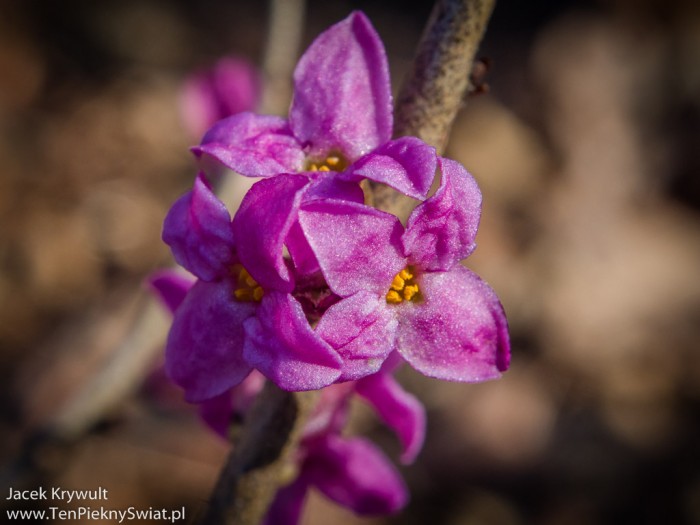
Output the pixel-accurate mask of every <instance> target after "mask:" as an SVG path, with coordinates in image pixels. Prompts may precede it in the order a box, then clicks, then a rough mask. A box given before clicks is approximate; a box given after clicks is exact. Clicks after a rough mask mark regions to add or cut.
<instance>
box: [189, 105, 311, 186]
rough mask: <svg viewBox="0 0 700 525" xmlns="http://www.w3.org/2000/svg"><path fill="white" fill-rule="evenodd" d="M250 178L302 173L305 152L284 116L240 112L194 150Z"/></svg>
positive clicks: (216, 125)
mask: <svg viewBox="0 0 700 525" xmlns="http://www.w3.org/2000/svg"><path fill="white" fill-rule="evenodd" d="M192 152H193V153H194V154H195V155H196V156H197V157H201V156H202V155H210V156H212V157H213V158H214V159H216V160H217V161H219V162H220V163H221V164H223V165H224V166H226V167H227V168H229V169H232V170H233V171H235V172H237V173H240V174H241V175H245V176H247V177H271V176H273V175H277V174H278V173H290V172H292V173H293V172H297V171H300V170H301V168H302V167H303V164H304V152H303V151H302V148H301V145H300V144H299V142H298V141H297V140H296V139H295V138H294V136H293V135H292V132H291V130H290V129H289V126H288V124H287V121H286V120H285V119H283V118H281V117H275V116H268V115H255V114H253V113H248V112H245V113H239V114H237V115H234V116H232V117H229V118H226V119H224V120H220V121H219V122H217V123H216V124H215V125H214V126H213V127H212V128H211V129H210V130H209V131H208V132H207V133H206V135H204V138H203V139H202V143H201V144H200V145H199V146H195V147H194V148H192Z"/></svg>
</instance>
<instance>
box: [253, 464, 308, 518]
mask: <svg viewBox="0 0 700 525" xmlns="http://www.w3.org/2000/svg"><path fill="white" fill-rule="evenodd" d="M308 489H309V482H308V480H307V479H306V477H305V476H304V475H303V473H302V474H300V475H299V477H298V478H297V479H296V480H295V481H294V482H293V483H292V484H290V485H287V486H286V487H283V488H281V489H280V490H278V491H277V495H276V496H275V499H274V500H273V501H272V505H270V508H269V510H268V511H267V514H266V515H265V519H263V522H262V525H297V524H298V523H299V518H300V517H301V511H302V507H303V506H304V500H305V499H306V493H307V491H308Z"/></svg>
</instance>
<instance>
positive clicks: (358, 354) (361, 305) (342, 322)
mask: <svg viewBox="0 0 700 525" xmlns="http://www.w3.org/2000/svg"><path fill="white" fill-rule="evenodd" d="M397 326H398V322H397V321H396V317H395V316H394V313H393V312H392V311H390V309H389V308H387V304H386V301H385V300H384V298H383V297H381V298H378V297H377V295H376V294H373V293H371V292H368V291H360V292H357V293H356V294H354V295H352V296H350V297H348V298H347V299H344V300H342V301H340V302H338V303H336V304H334V305H333V306H331V307H330V308H329V309H328V310H326V312H325V313H324V314H323V317H321V320H320V321H319V323H318V325H317V326H316V333H317V334H318V335H319V336H320V337H321V338H323V339H324V340H325V341H327V342H328V343H329V344H330V345H331V346H332V347H333V348H335V350H336V351H337V352H338V354H340V357H341V358H342V359H343V368H342V374H341V376H340V380H341V381H348V380H355V379H360V378H362V377H365V376H368V375H370V374H374V373H375V372H377V371H378V370H379V369H380V368H381V366H382V364H383V363H384V360H385V359H386V358H387V356H388V355H389V353H390V352H391V351H392V350H393V348H394V338H395V336H396V327H397Z"/></svg>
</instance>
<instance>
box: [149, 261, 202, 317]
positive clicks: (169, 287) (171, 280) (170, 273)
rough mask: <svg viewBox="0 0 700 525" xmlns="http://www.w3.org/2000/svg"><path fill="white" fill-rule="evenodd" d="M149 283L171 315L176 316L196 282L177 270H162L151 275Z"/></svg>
mask: <svg viewBox="0 0 700 525" xmlns="http://www.w3.org/2000/svg"><path fill="white" fill-rule="evenodd" d="M147 283H148V286H149V287H150V288H151V290H152V291H153V293H154V294H156V295H157V296H158V298H159V299H160V300H161V301H162V302H163V304H164V305H165V306H166V307H167V308H168V310H170V313H173V314H174V313H175V310H177V309H178V307H179V306H180V305H181V304H182V302H183V301H184V300H185V296H186V295H187V292H188V291H189V289H190V288H192V285H193V284H194V280H193V279H192V277H189V276H187V275H183V274H182V273H180V272H178V271H175V270H160V271H158V272H154V273H152V274H151V275H149V276H148V279H147Z"/></svg>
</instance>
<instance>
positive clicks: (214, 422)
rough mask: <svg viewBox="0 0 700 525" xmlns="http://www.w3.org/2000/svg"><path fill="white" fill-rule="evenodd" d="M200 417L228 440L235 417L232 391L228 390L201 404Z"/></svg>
mask: <svg viewBox="0 0 700 525" xmlns="http://www.w3.org/2000/svg"><path fill="white" fill-rule="evenodd" d="M198 408H199V417H201V418H202V420H203V421H204V423H206V425H207V426H208V427H209V428H211V429H212V430H213V431H214V432H216V433H217V434H219V435H220V436H221V437H222V438H224V439H227V438H228V433H229V427H230V425H231V417H232V416H233V399H232V397H231V391H230V390H227V391H226V392H224V393H223V394H220V395H218V396H216V397H212V398H211V399H206V400H204V401H202V402H201V403H200V404H199V407H198Z"/></svg>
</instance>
